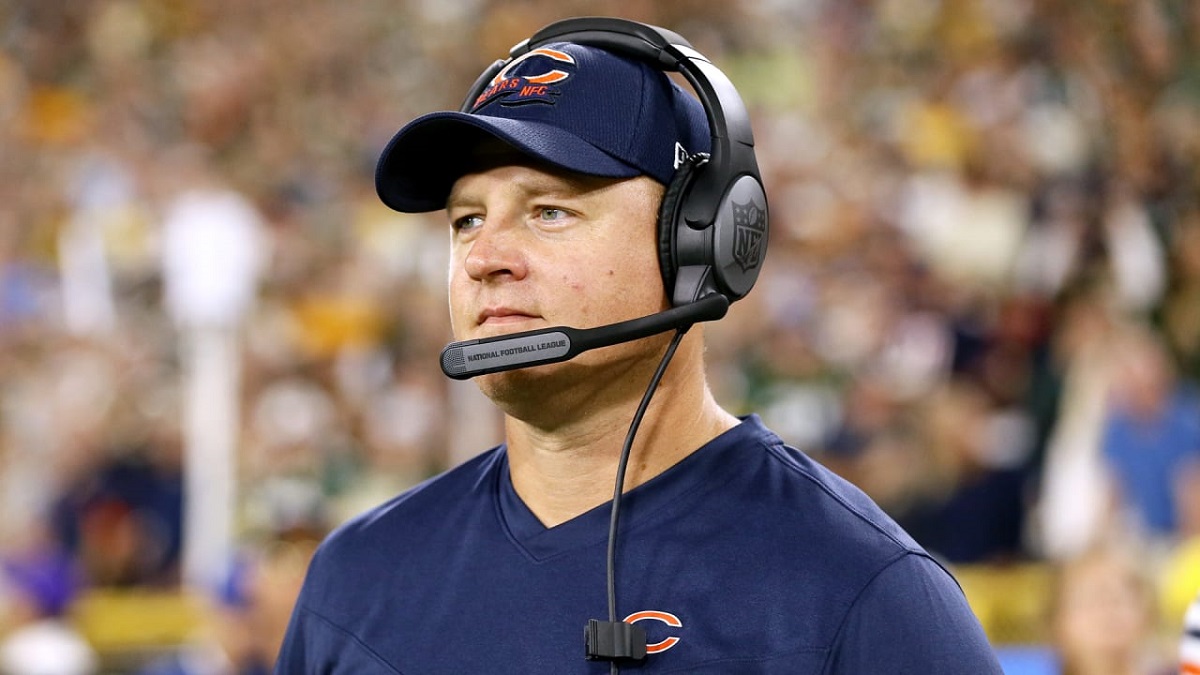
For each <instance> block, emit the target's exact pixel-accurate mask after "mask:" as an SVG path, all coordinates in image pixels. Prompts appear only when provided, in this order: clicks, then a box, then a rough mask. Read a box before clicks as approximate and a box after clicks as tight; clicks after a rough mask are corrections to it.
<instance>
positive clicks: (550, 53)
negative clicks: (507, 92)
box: [491, 47, 575, 86]
mask: <svg viewBox="0 0 1200 675" xmlns="http://www.w3.org/2000/svg"><path fill="white" fill-rule="evenodd" d="M534 56H546V57H549V58H551V59H554V60H555V61H560V62H562V63H575V57H574V56H571V55H570V54H568V53H566V52H560V51H558V50H557V49H549V48H547V47H541V48H539V49H534V50H533V51H530V52H526V53H524V54H522V55H520V56H518V57H517V58H515V59H513V60H512V61H510V62H509V64H508V65H507V66H504V70H501V71H500V72H499V73H496V77H493V78H492V82H491V85H492V86H495V85H497V84H500V83H501V82H503V81H504V80H507V79H508V72H509V71H510V70H512V69H513V68H514V67H515V66H516V65H517V64H518V63H520V62H522V61H524V60H525V59H528V58H531V57H534ZM568 77H570V73H567V72H566V71H563V70H558V69H555V70H551V71H550V72H548V73H543V74H541V75H533V76H526V78H525V80H526V81H528V82H532V83H533V84H551V83H553V82H561V81H562V80H565V79H567V78H568Z"/></svg>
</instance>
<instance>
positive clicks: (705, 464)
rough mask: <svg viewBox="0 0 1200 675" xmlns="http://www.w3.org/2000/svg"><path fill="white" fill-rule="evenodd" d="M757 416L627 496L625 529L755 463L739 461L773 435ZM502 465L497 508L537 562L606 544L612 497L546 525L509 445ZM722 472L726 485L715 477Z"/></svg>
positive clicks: (684, 503) (624, 498) (518, 543)
mask: <svg viewBox="0 0 1200 675" xmlns="http://www.w3.org/2000/svg"><path fill="white" fill-rule="evenodd" d="M770 433H771V432H770V431H768V430H767V429H766V428H765V427H764V426H763V425H762V422H761V420H759V418H758V417H757V416H756V415H750V416H749V417H746V418H744V419H743V421H742V423H741V424H739V425H738V426H736V427H734V428H733V429H730V430H729V431H726V432H725V433H723V434H721V435H720V436H717V437H716V438H714V439H713V440H711V441H709V442H708V443H706V444H705V445H704V446H702V447H700V448H699V449H697V450H696V451H695V452H693V453H691V454H690V455H688V456H687V457H685V458H683V459H682V460H681V461H680V462H679V463H677V464H676V465H674V466H672V467H670V468H668V469H667V470H666V471H664V472H662V473H660V474H659V475H657V476H655V477H653V478H651V479H650V480H648V481H646V482H645V483H643V484H641V485H639V486H637V487H636V488H634V489H633V490H630V491H628V492H626V493H625V494H624V495H623V496H622V498H621V531H622V532H629V531H631V530H633V529H636V528H638V527H641V526H644V525H645V524H646V523H647V522H653V521H656V520H657V519H658V518H659V517H662V514H664V513H667V512H668V511H667V510H668V507H669V508H670V509H671V510H676V509H679V508H684V507H686V506H687V504H688V503H689V502H690V500H692V499H695V498H696V497H698V496H700V495H702V494H703V493H704V492H705V491H706V490H709V489H714V488H716V487H719V486H720V485H721V484H724V483H725V482H727V481H729V480H732V479H734V478H735V477H736V476H737V475H738V473H739V472H740V471H746V470H749V468H748V467H749V465H751V464H753V462H748V461H737V460H738V457H737V454H738V451H739V450H740V449H743V448H745V446H746V445H747V444H751V445H762V444H763V443H764V441H765V442H767V443H769V440H767V439H765V438H764V437H763V435H764V434H767V435H770ZM500 450H501V452H500V457H499V459H500V461H499V462H497V463H496V467H495V470H496V476H495V479H496V492H495V494H496V508H497V510H498V512H499V515H500V520H501V522H503V523H504V525H505V527H506V528H507V530H508V534H509V536H510V538H511V539H512V541H513V543H514V544H516V546H517V547H518V548H520V549H521V550H523V551H524V552H525V553H526V554H527V555H528V556H529V557H530V558H532V559H533V560H534V561H537V562H542V561H545V560H549V559H551V558H554V557H555V556H558V555H561V554H564V553H568V552H571V551H574V550H576V549H579V548H582V547H586V546H592V545H595V544H599V543H602V542H604V541H606V540H607V538H608V524H609V517H610V513H611V511H612V501H611V500H609V501H607V502H605V503H603V504H601V505H599V506H597V507H595V508H593V509H591V510H589V511H586V512H584V513H582V514H580V515H578V516H576V517H574V518H572V519H571V520H568V521H566V522H564V523H560V524H559V525H556V526H554V527H549V528H548V527H546V526H545V525H543V524H542V522H541V521H540V520H538V518H537V516H535V515H534V514H533V512H532V511H530V510H529V507H528V506H526V505H525V502H524V501H523V500H522V499H521V497H520V495H518V494H517V491H516V489H515V488H514V487H513V484H512V475H511V472H510V471H509V464H508V448H507V446H501V448H500ZM713 476H721V478H722V481H721V482H720V483H717V482H714V481H713V480H712V478H713Z"/></svg>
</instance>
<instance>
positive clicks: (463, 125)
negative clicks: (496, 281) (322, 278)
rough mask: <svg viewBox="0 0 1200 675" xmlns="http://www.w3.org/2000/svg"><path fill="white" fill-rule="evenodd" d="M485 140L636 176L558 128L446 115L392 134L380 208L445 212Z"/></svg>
mask: <svg viewBox="0 0 1200 675" xmlns="http://www.w3.org/2000/svg"><path fill="white" fill-rule="evenodd" d="M489 137H490V138H496V139H499V140H500V141H503V142H504V143H507V144H509V145H511V146H513V147H514V148H516V149H517V150H518V151H520V152H522V153H525V154H527V155H530V156H531V157H533V158H536V159H539V160H541V161H544V162H548V163H550V164H553V165H556V166H560V167H562V168H564V169H569V170H571V171H576V172H578V173H584V174H588V175H592V176H606V177H610V178H632V177H634V176H637V175H639V174H640V172H639V171H638V170H637V169H636V168H634V167H632V166H630V165H629V164H626V163H624V162H622V161H621V160H619V159H616V158H614V157H613V156H612V155H609V154H608V153H606V152H604V151H603V150H600V149H599V148H597V147H596V146H594V145H592V144H591V143H588V142H587V141H585V140H583V139H582V138H579V137H578V136H575V135H574V134H571V133H568V132H566V131H563V130H562V129H560V128H558V127H556V126H552V125H549V124H545V123H541V122H531V121H527V120H516V119H509V118H503V117H488V116H485V115H469V114H467V113H462V112H456V111H445V112H435V113H429V114H427V115H423V116H421V117H418V118H417V119H415V120H413V121H412V122H409V123H408V124H407V125H405V126H404V128H402V129H401V130H400V131H398V132H396V135H395V136H393V137H392V140H391V142H389V143H388V144H387V147H385V148H384V150H383V154H381V155H380V157H379V164H378V165H377V166H376V169H375V191H376V192H377V193H378V194H379V198H380V199H381V200H383V203H384V204H386V205H388V206H389V207H391V208H393V209H395V210H397V211H401V212H404V213H424V212H426V211H436V210H438V209H442V208H445V206H446V198H447V197H449V196H450V188H451V187H452V186H453V185H454V182H455V181H456V180H458V179H459V178H460V177H462V176H463V175H464V174H465V173H467V171H468V170H469V169H470V166H471V165H470V162H471V160H472V150H473V149H474V148H475V147H476V146H477V145H478V144H479V143H480V141H483V140H485V139H487V138H489Z"/></svg>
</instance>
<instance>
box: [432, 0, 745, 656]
mask: <svg viewBox="0 0 1200 675" xmlns="http://www.w3.org/2000/svg"><path fill="white" fill-rule="evenodd" d="M551 42H573V43H577V44H583V45H589V46H594V47H599V48H601V49H604V50H606V51H609V52H612V53H615V54H618V55H621V56H625V57H628V58H631V59H635V60H640V61H643V62H645V63H647V64H650V65H651V66H654V67H656V68H657V69H659V70H662V71H664V72H668V73H675V72H677V73H680V74H681V75H682V76H683V77H684V79H686V80H687V82H688V83H689V84H690V85H691V87H692V89H693V90H694V91H695V93H696V96H697V98H699V100H700V102H701V104H702V105H703V106H704V111H705V115H706V117H707V119H708V126H709V131H710V133H711V136H712V143H711V147H710V152H709V153H707V154H705V153H697V154H694V155H691V156H686V157H679V158H677V161H676V164H677V168H676V170H675V174H674V176H673V178H672V179H671V182H670V184H669V185H668V186H667V189H666V191H665V193H664V196H663V201H662V205H661V207H660V209H659V214H658V259H659V268H660V271H661V273H662V279H663V285H664V288H665V289H666V292H667V294H668V297H670V299H671V305H672V306H671V308H670V309H667V310H665V311H662V312H658V313H656V314H651V315H649V316H645V317H641V318H637V319H632V320H629V321H623V322H620V323H615V324H610V325H606V326H600V327H597V328H590V329H577V328H571V327H565V326H560V327H555V328H547V329H540V330H534V331H525V332H522V333H515V334H510V335H502V336H496V337H491V338H483V339H479V340H467V341H463V342H455V343H452V344H450V345H448V346H447V347H446V348H445V349H444V350H443V351H442V355H441V365H442V370H443V372H445V374H446V375H448V376H449V377H452V378H455V379H467V378H470V377H474V376H476V375H483V374H487V373H494V372H499V371H505V370H512V369H515V368H525V367H529V366H534V365H542V364H547V363H556V362H560V361H565V360H568V359H571V358H573V357H575V356H576V355H578V354H580V353H582V352H584V351H587V350H590V349H595V348H597V347H603V346H609V345H613V344H618V343H621V342H628V341H630V340H636V339H640V338H643V337H648V336H650V335H655V334H658V333H663V332H666V331H669V330H675V331H676V335H675V339H674V340H673V341H672V342H671V344H670V345H669V347H668V349H667V352H666V354H665V355H664V356H663V359H662V362H661V363H660V364H659V367H658V371H657V372H656V373H655V375H654V378H653V379H652V381H651V383H650V386H649V388H648V389H647V390H646V394H645V396H644V397H643V399H642V402H641V405H640V407H639V408H638V411H637V413H636V414H635V416H634V419H633V422H632V424H631V425H630V429H629V433H628V435H627V437H626V440H625V447H624V448H623V450H622V454H621V459H620V462H619V463H618V468H617V481H616V485H615V487H614V495H613V504H612V512H611V518H610V523H609V546H608V610H609V617H608V621H607V622H604V621H599V620H596V619H592V620H590V621H589V622H588V625H587V626H586V627H585V657H586V658H588V659H590V660H606V661H609V662H610V663H611V664H612V666H611V672H613V673H616V672H617V664H618V663H628V662H637V661H640V660H642V659H643V658H644V657H645V654H646V636H645V631H644V630H643V629H641V628H640V627H638V626H636V625H632V624H627V623H624V622H621V621H617V619H616V609H615V605H616V600H615V595H616V592H615V578H614V576H615V573H614V560H615V557H616V556H615V547H616V533H617V522H618V518H619V513H620V500H621V494H622V492H623V485H624V475H625V467H626V464H627V462H628V458H629V451H630V448H631V447H632V444H633V438H634V435H635V434H636V433H637V427H638V425H639V424H640V422H641V418H642V416H643V414H644V413H645V409H646V407H647V406H648V404H649V401H650V397H651V396H652V394H653V392H654V390H655V388H656V387H657V385H658V382H659V380H660V379H661V378H662V375H663V373H664V372H665V370H666V366H667V364H668V362H669V361H670V359H671V356H672V355H673V354H674V351H675V348H676V347H677V346H678V344H679V341H680V340H681V338H682V337H683V334H684V332H685V331H686V330H687V329H688V328H689V327H690V326H691V325H692V324H694V323H696V322H699V321H713V320H716V319H720V318H721V317H723V316H724V315H725V313H726V311H727V309H728V307H729V304H730V303H732V302H734V301H736V300H739V299H741V298H743V297H745V295H746V294H747V293H748V292H749V291H750V289H751V288H752V287H753V286H754V282H755V281H756V280H757V278H758V274H759V271H760V270H761V268H762V264H763V259H764V256H765V253H766V247H767V239H768V219H767V199H766V192H765V190H764V189H763V184H762V178H761V176H760V175H759V169H758V162H757V160H756V158H755V154H754V136H753V134H752V133H751V130H750V116H749V114H748V112H747V110H746V107H745V104H744V103H743V102H742V98H741V96H740V95H739V94H738V92H737V89H735V88H734V86H733V84H732V83H731V82H730V81H729V78H728V77H726V76H725V74H724V73H722V72H721V71H720V69H718V68H717V67H716V66H714V65H713V64H712V63H711V62H710V61H709V60H708V59H707V58H705V57H704V56H703V55H701V54H700V53H699V52H698V51H696V50H695V49H694V48H693V47H692V45H691V44H690V43H688V41H687V40H685V39H684V38H683V37H681V36H680V35H678V34H677V33H674V32H672V31H670V30H666V29H664V28H659V27H657V26H651V25H648V24H644V23H638V22H635V21H629V20H625V19H616V18H608V17H583V18H573V19H566V20H563V21H558V22H555V23H552V24H550V25H548V26H546V27H545V28H542V29H541V30H539V31H538V32H537V33H535V34H534V35H533V36H532V37H530V38H528V39H526V40H523V41H522V42H520V43H518V44H517V45H515V46H514V47H513V48H512V49H510V50H509V58H508V59H501V60H497V61H496V62H495V63H493V64H492V65H491V66H490V67H488V68H487V69H486V70H485V71H484V72H483V74H481V75H480V76H479V78H478V79H477V80H476V81H475V83H474V85H473V86H472V87H471V91H470V92H469V93H468V94H467V97H466V99H465V100H464V102H463V105H462V108H461V110H462V111H463V112H469V111H470V109H471V106H472V104H473V103H474V102H475V100H476V99H477V98H478V97H479V95H480V94H482V93H483V91H484V90H485V89H486V88H487V87H488V85H489V83H490V82H491V81H492V79H493V78H494V77H495V76H496V74H497V73H499V72H500V71H501V70H502V69H503V68H504V67H505V66H506V65H508V64H509V63H510V62H511V61H512V60H513V59H516V58H518V57H520V56H522V55H524V54H526V53H528V52H529V51H531V50H533V49H537V48H538V47H540V46H543V45H545V44H548V43H551Z"/></svg>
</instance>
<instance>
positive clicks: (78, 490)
mask: <svg viewBox="0 0 1200 675" xmlns="http://www.w3.org/2000/svg"><path fill="white" fill-rule="evenodd" d="M93 451H99V452H100V457H98V458H97V459H96V461H94V463H92V464H90V465H88V466H87V467H86V468H85V469H84V470H83V471H82V472H81V473H80V474H79V475H77V476H76V477H75V479H74V480H73V481H72V482H71V483H70V484H69V485H68V487H67V489H66V490H65V491H64V492H63V493H62V494H61V495H60V496H59V498H58V501H57V502H56V503H55V505H54V512H53V524H54V529H55V534H56V536H57V537H58V539H59V541H61V542H62V545H63V547H64V550H65V551H67V552H68V553H70V554H71V555H72V556H73V557H74V559H75V560H78V561H80V563H82V565H83V570H84V572H85V573H86V575H87V578H88V581H89V583H92V584H95V585H98V586H126V587H127V586H136V585H157V586H162V585H167V584H171V583H173V582H175V581H176V580H177V579H178V574H179V558H180V552H181V550H180V547H181V543H182V528H183V522H182V521H183V518H182V509H183V491H182V481H181V477H180V473H179V470H180V467H179V465H178V464H177V463H174V464H171V463H166V462H164V461H163V456H162V453H161V451H159V450H157V449H155V448H154V447H152V446H148V445H141V446H126V447H121V446H118V447H111V448H104V447H101V448H94V449H93Z"/></svg>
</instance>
